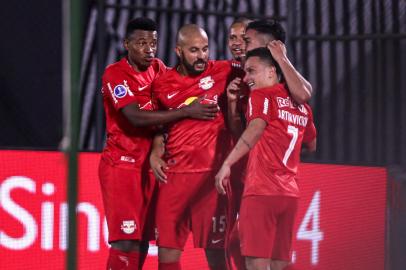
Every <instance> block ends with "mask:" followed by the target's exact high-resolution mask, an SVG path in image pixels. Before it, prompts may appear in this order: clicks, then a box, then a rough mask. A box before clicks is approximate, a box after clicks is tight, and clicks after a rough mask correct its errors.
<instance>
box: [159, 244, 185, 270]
mask: <svg viewBox="0 0 406 270" xmlns="http://www.w3.org/2000/svg"><path fill="white" fill-rule="evenodd" d="M181 255H182V251H181V250H179V249H174V248H164V247H160V248H158V261H159V265H158V270H181V266H180V256H181Z"/></svg>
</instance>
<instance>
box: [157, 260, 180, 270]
mask: <svg viewBox="0 0 406 270" xmlns="http://www.w3.org/2000/svg"><path fill="white" fill-rule="evenodd" d="M158 270H182V268H181V267H180V262H171V263H163V262H159V265H158Z"/></svg>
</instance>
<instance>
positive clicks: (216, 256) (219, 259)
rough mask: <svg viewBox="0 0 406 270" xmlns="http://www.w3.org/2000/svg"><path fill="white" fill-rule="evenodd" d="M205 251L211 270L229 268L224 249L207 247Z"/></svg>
mask: <svg viewBox="0 0 406 270" xmlns="http://www.w3.org/2000/svg"><path fill="white" fill-rule="evenodd" d="M204 251H205V253H206V259H207V262H208V264H209V268H210V270H223V269H227V267H226V260H225V254H224V249H218V248H217V249H214V248H206V249H204Z"/></svg>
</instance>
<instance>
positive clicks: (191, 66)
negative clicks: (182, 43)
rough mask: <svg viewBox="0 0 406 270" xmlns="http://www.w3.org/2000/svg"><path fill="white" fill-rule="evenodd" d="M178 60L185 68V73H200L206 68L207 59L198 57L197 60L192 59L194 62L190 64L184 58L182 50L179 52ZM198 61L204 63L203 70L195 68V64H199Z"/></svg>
mask: <svg viewBox="0 0 406 270" xmlns="http://www.w3.org/2000/svg"><path fill="white" fill-rule="evenodd" d="M179 61H180V64H181V65H182V66H184V67H185V69H186V70H187V73H188V74H189V75H200V74H202V73H203V71H205V70H206V66H207V61H204V60H202V59H199V60H197V61H194V62H193V63H192V64H191V63H189V62H188V61H187V60H186V57H185V55H184V54H183V52H181V57H180V59H179ZM200 63H204V64H205V68H204V69H203V70H197V69H195V65H196V64H200Z"/></svg>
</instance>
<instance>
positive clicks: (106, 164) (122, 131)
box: [99, 18, 217, 270]
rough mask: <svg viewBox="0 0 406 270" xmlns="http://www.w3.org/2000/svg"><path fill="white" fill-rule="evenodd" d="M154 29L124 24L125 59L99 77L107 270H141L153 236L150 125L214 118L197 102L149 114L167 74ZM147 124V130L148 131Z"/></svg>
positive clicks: (145, 23)
mask: <svg viewBox="0 0 406 270" xmlns="http://www.w3.org/2000/svg"><path fill="white" fill-rule="evenodd" d="M156 46H157V27H156V24H155V22H154V21H152V20H150V19H147V18H137V19H134V20H132V21H130V22H129V23H128V25H127V29H126V35H125V40H124V47H125V49H126V51H127V52H128V56H127V57H124V58H123V59H121V60H120V61H118V62H116V63H114V64H112V65H110V66H108V67H107V68H106V70H105V73H104V75H103V86H102V87H103V88H102V94H103V101H104V109H105V113H106V127H107V141H106V146H105V148H104V150H103V153H102V155H101V160H100V165H99V178H100V184H101V191H102V196H103V203H104V209H105V212H106V217H107V225H108V229H109V243H110V244H111V248H110V251H109V252H110V253H109V258H108V263H107V269H111V270H115V269H142V265H143V262H144V259H145V257H146V256H147V251H148V241H149V240H150V239H153V238H154V223H153V222H154V220H153V217H154V214H155V213H154V208H153V206H154V204H155V203H154V194H155V191H156V186H155V180H154V179H151V178H150V177H149V174H148V169H149V164H148V155H149V151H150V146H151V142H152V137H153V131H154V130H153V128H151V127H152V125H157V124H165V123H169V122H172V121H175V120H179V119H183V118H185V117H195V118H198V119H208V120H210V119H213V118H214V117H216V115H217V106H216V105H202V104H200V103H199V102H195V103H193V104H191V105H190V106H187V107H183V108H180V109H176V110H172V111H161V112H159V111H155V112H153V111H151V110H152V109H153V107H152V103H151V82H152V81H153V80H154V79H155V78H157V77H159V76H161V75H162V74H163V73H164V72H165V71H166V66H165V65H164V64H163V63H162V62H161V61H160V60H159V59H157V58H155V52H156ZM148 126H150V127H148Z"/></svg>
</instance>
